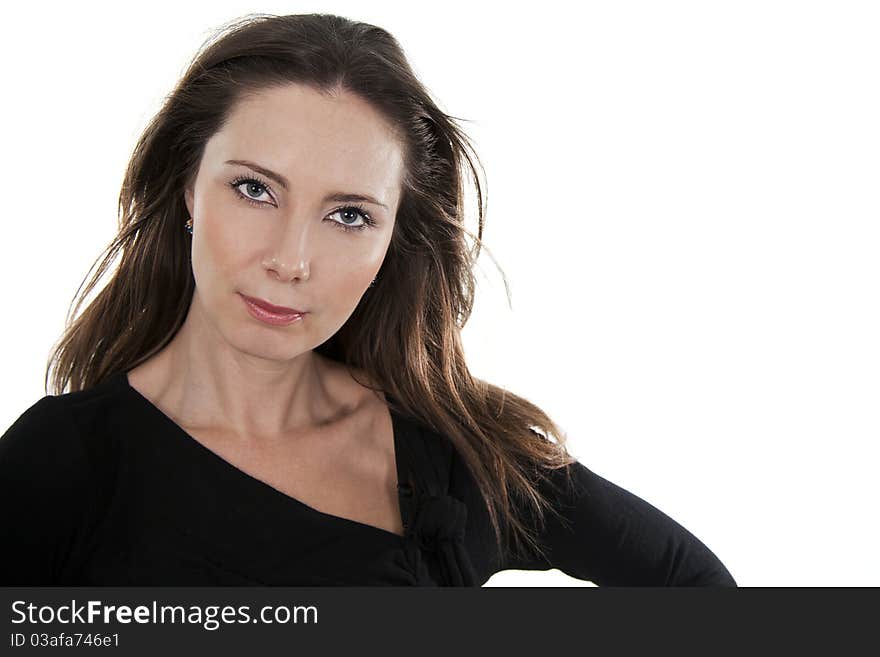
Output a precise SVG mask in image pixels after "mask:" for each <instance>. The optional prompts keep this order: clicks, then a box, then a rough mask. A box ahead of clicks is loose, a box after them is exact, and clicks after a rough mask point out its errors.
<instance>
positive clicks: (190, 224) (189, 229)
mask: <svg viewBox="0 0 880 657" xmlns="http://www.w3.org/2000/svg"><path fill="white" fill-rule="evenodd" d="M184 226H186V232H188V233H189V234H190V235H192V234H193V220H192V217H190V218H189V219H187V220H186V224H184Z"/></svg>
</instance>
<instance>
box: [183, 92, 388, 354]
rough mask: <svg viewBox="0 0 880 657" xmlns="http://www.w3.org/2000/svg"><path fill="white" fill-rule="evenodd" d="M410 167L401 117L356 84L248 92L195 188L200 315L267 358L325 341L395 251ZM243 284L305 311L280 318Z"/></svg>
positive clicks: (190, 203) (217, 138)
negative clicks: (265, 317)
mask: <svg viewBox="0 0 880 657" xmlns="http://www.w3.org/2000/svg"><path fill="white" fill-rule="evenodd" d="M245 161H247V162H249V163H251V164H252V165H253V166H249V165H247V164H244V163H243V162H245ZM256 167H260V168H262V169H263V170H264V171H262V172H260V171H259V170H257V169H256ZM270 172H273V173H274V174H275V175H274V176H273V175H272V174H271V173H270ZM402 176H403V151H402V148H401V146H400V144H399V142H398V140H397V139H396V137H395V135H394V133H393V131H392V128H391V127H390V125H389V124H387V123H386V122H385V120H384V119H383V118H382V117H381V116H380V115H379V114H378V113H377V112H376V111H375V110H374V109H373V108H372V107H370V106H369V105H368V104H367V103H366V102H365V101H363V100H362V99H361V98H360V97H358V96H355V95H353V94H351V93H349V92H341V93H340V94H338V95H334V96H332V97H328V96H324V95H322V94H320V93H318V92H316V91H314V90H312V89H310V88H309V87H306V86H302V85H297V84H291V85H288V86H285V87H282V88H275V89H272V90H267V91H264V92H262V93H260V94H259V95H258V96H255V97H252V98H249V99H247V100H243V101H242V102H241V103H240V104H239V105H238V106H237V107H236V108H235V109H234V110H233V112H232V114H231V116H230V117H229V120H228V122H227V123H226V125H225V126H224V127H223V129H222V130H221V131H219V132H217V133H216V134H214V135H213V136H212V137H211V139H210V140H209V141H208V142H207V144H206V146H205V150H204V154H203V157H202V160H201V163H200V166H199V170H198V174H197V177H196V179H195V182H194V185H193V187H192V188H187V189H186V190H185V199H186V206H187V209H188V210H189V213H190V216H191V217H192V218H193V237H192V241H193V245H192V264H193V274H194V277H195V282H196V291H195V296H194V299H193V303H194V304H198V306H199V308H198V309H199V310H200V311H202V312H201V316H203V317H204V318H206V320H207V321H208V322H209V323H211V324H213V328H214V329H216V330H217V331H218V332H219V334H220V335H222V336H223V337H225V338H226V340H227V341H228V342H230V343H232V344H234V345H235V346H236V347H237V348H239V349H241V350H243V351H245V352H248V353H250V354H252V355H255V356H259V357H261V358H268V359H273V360H276V359H280V360H283V359H290V358H293V357H295V356H296V355H297V354H299V353H302V352H304V351H307V350H309V349H312V348H313V347H316V346H317V345H319V344H321V343H322V342H324V341H326V340H327V339H328V338H330V337H331V336H332V335H333V334H334V333H336V331H337V330H338V329H339V328H340V327H341V326H342V325H343V324H344V323H345V321H346V320H347V319H348V318H349V316H350V315H351V314H352V312H354V309H355V307H356V306H357V304H358V302H359V301H360V299H361V297H362V296H363V294H364V292H365V291H366V290H367V288H368V287H369V285H370V282H371V281H372V280H373V277H374V276H376V274H377V272H378V271H379V267H380V266H381V264H382V261H383V259H384V258H385V253H386V251H387V250H388V245H389V243H390V241H391V234H392V229H393V228H394V221H395V214H396V212H397V205H398V201H399V195H400V186H401V180H402ZM276 178H279V179H283V180H284V182H281V181H280V180H277V179H276ZM343 195H358V196H363V197H371V198H370V199H369V200H366V199H361V200H355V199H353V198H343ZM357 206H359V207H357ZM181 230H183V227H182V226H181ZM241 294H244V295H247V296H249V297H256V298H258V299H262V300H264V301H268V302H269V303H272V304H274V305H276V306H285V307H288V308H295V309H297V310H303V311H306V314H305V315H304V316H303V318H302V319H301V320H299V321H296V322H294V323H292V324H289V325H285V326H272V325H269V324H266V323H264V322H262V321H260V320H257V319H255V318H254V317H253V316H252V315H251V314H250V313H249V312H248V309H247V306H246V304H245V302H244V299H243V298H242V296H241Z"/></svg>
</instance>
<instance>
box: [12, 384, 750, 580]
mask: <svg viewBox="0 0 880 657" xmlns="http://www.w3.org/2000/svg"><path fill="white" fill-rule="evenodd" d="M392 422H393V427H394V444H395V455H396V459H397V474H398V481H399V482H400V483H399V485H398V489H399V492H400V502H401V505H400V506H401V513H402V515H403V522H404V530H405V532H404V533H405V535H404V536H401V535H398V534H396V533H393V532H390V531H387V530H385V529H381V528H379V527H374V526H372V525H367V524H363V523H360V522H357V521H354V520H350V519H347V518H343V517H339V516H334V515H331V514H327V513H323V512H321V511H318V510H317V509H314V508H313V507H310V506H308V505H306V504H304V503H302V502H300V501H299V500H297V499H295V498H293V497H290V496H288V495H287V494H285V493H282V492H281V491H279V490H277V489H276V488H273V487H272V486H270V485H268V484H266V483H264V482H262V481H261V480H259V479H256V478H254V477H252V476H250V475H248V474H246V473H244V472H243V471H242V470H240V469H238V468H236V467H235V466H233V465H232V464H231V463H229V462H228V461H226V460H224V459H223V458H221V457H220V456H219V455H217V454H215V453H214V452H213V451H211V450H209V449H208V448H207V447H205V446H204V445H202V444H201V443H199V442H198V441H196V440H195V439H194V438H193V437H192V436H191V435H189V434H188V433H187V432H186V431H184V430H183V429H182V428H181V427H180V426H179V425H177V424H176V423H175V422H174V421H172V420H171V418H169V417H168V416H167V415H165V414H164V413H163V412H162V411H161V410H159V408H158V407H156V406H155V405H153V404H152V403H151V402H150V401H149V400H147V399H146V398H145V397H143V396H142V395H141V394H140V393H139V392H138V391H137V390H136V389H135V388H133V387H132V386H131V385H130V384H129V382H128V378H127V376H126V374H125V372H119V373H118V374H116V375H114V376H112V377H110V378H108V379H106V380H105V381H104V382H102V383H101V384H99V385H97V386H94V387H92V388H89V389H86V390H81V391H77V392H73V393H65V394H62V395H47V396H45V397H43V398H42V399H40V400H39V401H37V402H36V403H34V404H33V405H32V406H31V407H30V408H28V409H27V410H26V411H25V412H24V413H22V414H21V416H19V418H18V419H17V420H16V421H15V422H14V423H13V424H12V426H10V427H9V429H8V430H7V431H6V432H5V433H4V435H3V436H2V438H0V533H2V537H0V585H6V586H11V585H22V586H41V585H69V586H74V585H75V586H104V585H106V586H114V585H115V586H152V585H163V586H190V585H193V586H221V585H224V586H229V585H233V586H234V585H284V586H323V585H328V586H373V585H393V586H425V585H427V586H434V585H441V586H447V585H457V586H480V585H482V584H483V583H485V582H486V580H488V579H489V577H491V576H492V575H493V574H494V573H496V572H498V571H500V570H507V569H511V568H515V569H524V570H548V569H550V568H557V569H559V570H561V571H562V572H564V573H566V574H568V575H570V576H572V577H575V578H578V579H581V580H587V581H591V582H593V583H595V584H597V585H599V586H608V585H612V586H632V585H636V586H654V585H657V586H682V585H688V586H690V585H720V586H736V582H735V581H734V579H733V577H732V576H731V574H730V573H729V572H728V570H727V568H725V566H724V565H723V564H722V563H721V561H720V560H719V559H718V558H717V557H716V556H715V555H714V554H713V553H712V552H711V551H710V550H709V548H707V547H706V546H705V545H704V544H703V543H702V542H700V540H698V539H697V538H696V537H695V536H694V535H693V534H691V533H690V532H689V531H688V530H686V529H685V528H684V527H682V526H681V525H680V524H678V523H677V522H676V521H674V520H673V519H672V518H670V517H669V516H667V515H665V514H664V513H662V512H661V511H660V510H658V509H657V508H655V507H654V506H652V505H650V504H649V503H647V502H646V501H644V500H642V499H640V498H639V497H637V496H635V495H633V494H632V493H630V492H628V491H626V490H624V489H623V488H621V487H619V486H616V485H615V484H613V483H611V482H609V481H607V480H606V479H604V478H602V477H600V476H599V475H597V474H596V473H594V472H592V471H590V470H589V469H587V468H586V467H585V466H584V465H582V464H581V463H579V462H575V463H572V464H571V465H569V466H567V467H568V468H569V469H570V470H571V473H572V476H573V478H574V482H575V489H574V491H572V490H571V489H564V488H563V487H561V486H553V489H552V491H551V488H549V487H548V488H546V489H542V490H543V492H545V493H547V494H548V495H550V496H551V499H553V500H554V506H555V507H556V508H557V509H558V510H559V511H560V513H561V515H562V517H561V518H557V517H556V516H555V515H554V514H548V516H547V521H546V526H545V527H544V529H543V530H542V531H541V533H540V543H541V545H542V546H543V547H544V556H543V557H535V558H531V559H525V558H523V559H513V558H511V557H507V556H502V555H500V554H499V552H498V550H497V549H496V546H495V540H494V535H493V533H492V531H491V526H490V523H489V516H488V512H487V510H486V507H485V503H484V502H483V500H482V498H481V496H480V494H479V491H478V489H477V487H476V484H475V482H474V481H473V479H472V478H471V476H470V475H469V472H468V470H467V468H466V467H465V464H464V462H463V461H462V460H461V459H460V457H459V456H458V453H457V451H456V450H455V449H454V447H453V445H452V443H451V441H449V440H448V439H446V438H444V437H442V436H440V435H438V434H437V433H434V432H432V431H430V430H429V429H427V428H425V427H424V426H422V425H421V424H418V423H416V422H414V421H413V420H411V419H408V418H404V417H402V416H400V415H398V414H397V413H394V412H393V411H392ZM556 472H558V474H559V477H558V479H559V480H558V481H556V482H555V483H557V484H558V483H559V481H561V475H562V471H561V470H559V471H556ZM554 476H556V475H554ZM551 481H552V480H551ZM561 490H566V491H567V492H558V491H561ZM554 496H555V497H554Z"/></svg>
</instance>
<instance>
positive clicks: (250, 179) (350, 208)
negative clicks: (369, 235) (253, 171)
mask: <svg viewBox="0 0 880 657" xmlns="http://www.w3.org/2000/svg"><path fill="white" fill-rule="evenodd" d="M245 183H249V184H251V185H253V186H255V187H259V188H261V189H263V190H264V191H265V192H270V191H271V190H272V188H271V187H270V186H269V184H268V183H266V182H263V181H262V180H260V179H259V178H256V177H254V176H252V175H248V176H239V177H237V178H235V179H234V180H232V181H230V183H229V186H230V187H231V188H232V191H233V192H235V194H236V195H237V196H238V197H239V198H241V199H242V200H244V201H246V202H247V203H250V204H251V205H253V206H255V207H261V206H265V205H267V204H269V205H272V204H271V203H268V201H260V200H258V199H255V198H253V197H251V196H248V195H247V194H246V193H242V191H241V190H240V189H239V187H241V186H242V185H243V184H245ZM258 196H262V194H258ZM345 212H355V213H356V214H359V215H360V216H361V219H362V220H363V223H361V224H360V225H351V224H346V223H343V222H341V221H334V220H332V219H331V223H333V224H335V225H336V226H338V227H339V229H340V230H343V231H345V232H346V233H348V232H353V231H354V232H357V231H362V230H364V229H365V228H371V227H373V226H375V225H376V222H375V220H374V219H373V218H372V217H371V216H370V215H369V213H368V212H367V210H366V208H364V207H363V206H362V205H359V204H357V203H355V204H354V205H344V206H342V207H340V208H337V209H336V210H333V212H331V213H330V214H329V215H327V216H328V217H331V216H333V215H334V214H341V213H345Z"/></svg>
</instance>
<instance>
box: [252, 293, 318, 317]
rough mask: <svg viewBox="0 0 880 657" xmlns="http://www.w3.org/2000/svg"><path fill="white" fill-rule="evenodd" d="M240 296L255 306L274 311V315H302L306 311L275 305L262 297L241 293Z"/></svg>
mask: <svg viewBox="0 0 880 657" xmlns="http://www.w3.org/2000/svg"><path fill="white" fill-rule="evenodd" d="M239 294H241V292H239ZM241 296H243V297H244V298H245V299H247V300H248V301H250V302H251V303H252V304H254V305H255V306H259V307H260V308H262V309H263V310H265V311H267V312H270V313H274V314H276V315H304V314H305V313H306V311H305V310H298V309H296V308H287V307H286V306H276V305H275V304H274V303H269V302H268V301H264V300H263V299H258V298H256V297H249V296H248V295H246V294H242V295H241Z"/></svg>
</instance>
